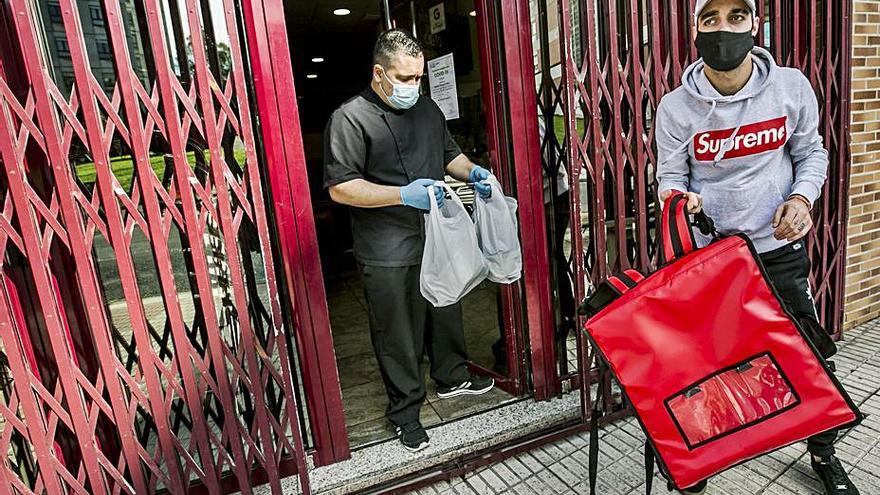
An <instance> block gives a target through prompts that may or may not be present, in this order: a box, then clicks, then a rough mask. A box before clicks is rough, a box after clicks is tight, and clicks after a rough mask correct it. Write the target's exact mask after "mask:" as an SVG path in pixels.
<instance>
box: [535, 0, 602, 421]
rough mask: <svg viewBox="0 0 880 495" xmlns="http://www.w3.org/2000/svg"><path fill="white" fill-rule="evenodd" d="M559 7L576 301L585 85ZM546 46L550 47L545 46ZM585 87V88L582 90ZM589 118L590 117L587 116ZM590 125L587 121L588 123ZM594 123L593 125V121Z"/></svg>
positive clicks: (566, 12)
mask: <svg viewBox="0 0 880 495" xmlns="http://www.w3.org/2000/svg"><path fill="white" fill-rule="evenodd" d="M557 8H558V12H559V20H560V23H559V26H558V28H559V38H560V40H561V43H560V56H561V58H562V60H563V61H564V63H563V71H562V85H563V87H562V89H563V91H564V99H563V111H564V112H565V113H564V117H565V122H566V137H567V141H568V152H569V154H568V160H567V164H568V167H569V170H568V181H569V188H570V190H571V191H573V192H574V193H573V194H571V195H570V197H569V200H570V201H571V212H570V217H569V222H570V223H571V246H572V247H571V249H572V251H574V256H573V258H574V274H575V277H574V297H575V301H582V300H583V299H584V297H586V287H585V278H586V277H585V273H584V271H585V266H584V256H583V254H582V253H583V252H584V247H583V246H584V239H583V231H582V229H581V213H580V212H581V195H580V177H581V174H580V171H581V165H580V164H581V160H580V156H581V146H580V144H581V143H580V136H579V135H578V132H577V120H576V116H577V113H576V108H578V104H577V96H576V94H577V91H576V89H575V88H576V87H579V88H583V85H579V84H577V83H578V82H579V81H580V80H581V79H580V77H579V76H580V74H581V73H580V71H579V70H578V69H579V68H578V67H577V66H576V65H577V64H576V63H575V59H574V53H573V50H575V49H579V48H575V47H574V46H573V43H572V36H571V29H572V27H571V12H570V8H571V5H570V3H569V2H568V1H566V0H561V1H558V2H557ZM545 48H546V47H545ZM581 90H582V89H581ZM585 120H586V116H585ZM585 125H586V124H585ZM591 125H592V124H591ZM583 324H584V318H583V317H582V316H580V315H578V316H577V328H578V329H580V328H581V327H582V326H583ZM576 335H577V343H576V346H577V347H576V351H577V359H578V361H577V362H578V372H579V374H580V376H582V377H583V376H586V375H588V374H589V372H587V371H584V370H589V369H590V368H591V367H592V359H591V358H590V357H589V356H588V355H587V354H588V353H587V347H588V343H587V339H586V336H585V335H584V333H583V332H580V331H578V332H577V334H576ZM578 382H579V383H578V385H579V387H580V391H581V420H582V421H584V422H585V421H586V420H587V419H589V417H590V411H591V409H592V396H591V393H590V384H591V383H592V382H591V380H584V379H580V380H578Z"/></svg>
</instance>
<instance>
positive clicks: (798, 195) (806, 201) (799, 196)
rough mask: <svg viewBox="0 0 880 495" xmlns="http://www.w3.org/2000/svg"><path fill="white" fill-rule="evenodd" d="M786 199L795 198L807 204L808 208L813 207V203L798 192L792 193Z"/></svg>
mask: <svg viewBox="0 0 880 495" xmlns="http://www.w3.org/2000/svg"><path fill="white" fill-rule="evenodd" d="M788 199H789V201H790V200H792V199H796V200H798V201H800V202H802V203H803V204H805V205H807V209H808V210H812V209H813V204H812V203H810V200H809V199H807V198H806V197H805V196H802V195H800V194H792V195H791V196H789V197H788Z"/></svg>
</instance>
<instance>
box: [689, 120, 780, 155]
mask: <svg viewBox="0 0 880 495" xmlns="http://www.w3.org/2000/svg"><path fill="white" fill-rule="evenodd" d="M787 119H788V117H779V118H778V119H773V120H766V121H764V122H757V123H754V124H748V125H744V126H742V127H740V129H739V132H737V133H736V136H735V137H733V139H731V136H733V131H734V130H736V129H735V128H731V129H723V130H719V131H706V132H700V133H698V134H697V135H696V136H694V155H695V157H696V159H697V160H699V161H702V162H711V161H714V160H715V157H716V156H718V154H719V153H720V152H721V150H722V149H727V152H726V153H725V154H724V158H739V157H743V156H749V155H757V154H758V153H763V152H765V151H770V150H775V149H778V148H781V147H782V146H783V145H784V144H785V141H786V138H787V137H788V133H787V131H786V130H785V122H786V120H787Z"/></svg>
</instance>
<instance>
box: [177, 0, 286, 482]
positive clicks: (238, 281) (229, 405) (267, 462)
mask: <svg viewBox="0 0 880 495" xmlns="http://www.w3.org/2000/svg"><path fill="white" fill-rule="evenodd" d="M186 6H187V11H188V14H189V25H190V26H200V21H201V22H204V23H205V24H207V23H209V22H210V21H209V20H208V19H201V18H200V16H199V10H200V8H201V6H200V4H199V3H198V2H197V1H196V0H187V1H186ZM190 40H191V43H192V47H193V49H192V53H193V59H194V61H195V64H194V65H195V84H196V86H197V88H198V91H197V92H198V96H199V99H200V101H201V110H202V118H203V128H204V131H205V132H204V137H205V138H206V140H207V142H208V148H209V150H210V161H211V167H210V169H211V170H210V171H211V174H212V176H213V179H214V184H213V185H214V187H215V188H216V191H217V193H216V194H214V199H215V201H216V202H217V205H216V206H217V212H218V213H219V215H220V218H219V221H220V229H221V231H222V235H223V240H224V242H225V245H226V249H225V251H226V257H227V260H228V262H227V266H228V267H229V271H230V274H231V278H232V292H233V298H234V300H235V305H236V306H237V307H238V308H240V309H241V310H244V311H246V308H247V307H248V301H247V294H246V293H245V290H246V289H245V285H244V276H243V274H242V273H241V260H240V259H239V250H238V249H237V246H238V238H237V237H238V235H237V228H236V227H235V225H234V219H233V213H232V206H231V201H230V200H231V198H230V195H229V194H227V187H229V186H228V185H227V181H231V180H234V179H233V178H232V174H231V173H230V172H229V170H228V168H227V165H226V163H225V162H224V161H223V149H222V147H221V143H220V141H221V139H222V134H223V130H224V128H225V121H226V119H225V118H223V116H221V117H220V118H219V119H218V117H217V116H216V113H215V104H216V101H215V97H214V93H213V91H212V87H216V86H217V84H218V82H217V81H215V80H214V78H213V76H212V74H211V72H210V69H209V67H208V60H207V56H206V50H205V40H204V39H203V35H202V32H201V30H200V29H190ZM237 43H238V40H237V39H234V38H230V44H232V45H237ZM235 62H237V63H236V64H235V68H238V67H240V62H238V61H235ZM245 104H247V98H245ZM215 220H217V219H215ZM193 251H194V253H195V249H194V250H193ZM196 257H197V258H199V256H198V255H196ZM205 268H206V270H207V268H208V267H207V265H206V266H205ZM214 314H215V313H212V316H213V315H214ZM205 319H206V321H209V323H208V325H207V326H208V340H209V343H210V346H211V347H212V349H211V354H212V355H213V359H214V365H215V366H216V368H215V370H218V371H217V376H218V378H219V380H218V381H219V382H220V383H221V387H223V388H225V387H230V390H229V391H230V392H232V386H231V384H228V383H229V382H228V380H229V377H228V375H227V373H226V372H225V371H226V369H227V366H228V365H227V360H234V361H238V362H237V363H235V364H236V365H238V367H241V368H242V369H243V370H250V379H249V380H248V379H247V377H246V376H237V378H238V380H239V381H240V383H243V384H244V385H245V386H246V387H247V388H248V389H249V391H250V393H251V394H252V395H253V400H254V404H255V408H256V415H255V416H256V427H257V432H256V435H254V436H256V437H259V440H260V443H261V444H262V446H263V449H268V451H263V452H259V449H258V448H257V443H256V439H254V440H253V443H252V445H251V448H252V449H254V450H256V451H257V452H256V454H257V455H252V456H249V457H251V458H256V459H257V461H258V462H259V463H260V464H261V465H262V467H263V468H264V469H266V470H267V472H268V475H269V484H270V487H271V488H272V492H273V493H277V494H280V493H281V478H280V477H279V476H278V467H277V465H276V464H275V452H274V449H273V446H274V441H273V439H272V432H271V431H270V427H269V420H268V417H267V416H268V411H267V407H266V401H265V389H264V387H263V380H262V377H261V375H262V373H261V372H260V368H259V366H258V364H257V356H256V350H255V347H256V346H255V338H254V333H253V329H252V328H251V319H250V318H247V317H246V318H239V319H238V330H240V336H239V337H240V338H241V339H242V345H241V349H240V350H239V352H241V351H243V354H244V359H241V357H240V356H238V355H236V354H238V352H234V353H229V352H226V345H225V344H224V342H223V340H222V338H221V335H220V328H219V327H215V326H214V325H215V322H214V320H213V318H208V317H207V315H206V317H205ZM214 331H216V332H217V333H216V334H214ZM212 337H213V338H212ZM242 361H243V362H242ZM221 390H222V389H221ZM224 395H225V396H224ZM220 400H221V402H222V403H223V407H224V411H225V412H226V415H227V416H226V420H227V424H229V429H228V430H227V432H226V433H227V434H228V435H231V436H232V438H235V435H236V434H239V435H243V434H244V431H247V429H246V428H244V427H246V426H247V425H242V424H239V423H238V421H239V418H238V417H236V416H237V415H236V414H235V410H236V409H235V408H234V405H233V404H234V402H233V396H232V395H227V394H223V393H222V392H221V399H220ZM225 426H226V425H224V427H225ZM224 429H225V428H224ZM248 433H251V432H248ZM249 443H251V442H249ZM230 444H231V446H232V455H233V458H234V461H235V463H236V469H237V470H240V471H241V473H242V475H244V476H246V477H241V476H239V483H240V489H241V491H242V492H243V493H246V494H247V493H250V492H251V487H250V481H249V479H248V478H249V476H250V475H249V469H248V468H249V466H250V464H251V463H252V461H250V462H249V460H246V459H247V458H246V457H245V452H244V446H243V445H242V444H241V443H239V442H237V441H232V442H230ZM251 454H254V452H251ZM245 473H247V474H245ZM218 474H219V473H218Z"/></svg>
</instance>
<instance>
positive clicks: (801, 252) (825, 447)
mask: <svg viewBox="0 0 880 495" xmlns="http://www.w3.org/2000/svg"><path fill="white" fill-rule="evenodd" d="M760 257H761V261H762V262H763V263H764V267H765V268H766V269H767V273H768V275H770V280H771V281H772V283H773V285H774V286H775V287H776V290H777V291H778V292H779V295H780V296H781V297H782V300H783V301H785V303H786V304H787V305H788V307H789V308H790V309H791V310H792V311H793V312H794V313H795V315H797V316H802V317H807V318H813V319H815V320H816V321H817V322H818V315H817V314H816V305H815V303H814V302H813V295H812V292H811V289H810V282H809V275H810V258H809V257H808V256H807V250H806V244H805V243H803V242H801V241H796V242H793V243H791V244H788V245H786V246H783V247H781V248H778V249H775V250H773V251H769V252H766V253H763V254H761V255H760ZM836 438H837V431H836V430H832V431H829V432H826V433H822V434H819V435H816V436H814V437H810V438H809V439H808V440H807V450H808V451H809V452H810V453H811V454H813V455H816V456H820V457H824V456H828V455H831V454H833V453H834V440H835V439H836Z"/></svg>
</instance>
